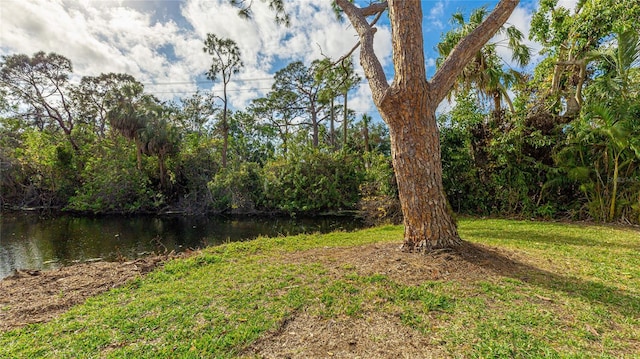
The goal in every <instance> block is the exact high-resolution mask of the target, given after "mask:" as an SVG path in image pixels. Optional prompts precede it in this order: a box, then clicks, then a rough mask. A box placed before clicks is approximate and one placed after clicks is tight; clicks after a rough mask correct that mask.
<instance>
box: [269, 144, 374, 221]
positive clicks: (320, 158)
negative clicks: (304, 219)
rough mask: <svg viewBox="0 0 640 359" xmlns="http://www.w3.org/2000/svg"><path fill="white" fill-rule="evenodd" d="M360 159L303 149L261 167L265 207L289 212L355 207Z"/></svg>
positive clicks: (318, 150) (361, 177)
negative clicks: (262, 169)
mask: <svg viewBox="0 0 640 359" xmlns="http://www.w3.org/2000/svg"><path fill="white" fill-rule="evenodd" d="M362 167H363V165H362V162H361V159H360V158H359V157H358V156H356V155H353V154H351V153H348V152H346V151H344V152H327V151H324V150H320V149H304V150H302V151H299V152H296V153H290V155H289V156H287V157H284V158H280V159H277V160H273V161H270V162H268V163H267V164H266V165H265V167H264V198H265V199H264V200H265V202H264V203H265V206H266V207H269V208H274V209H277V210H280V211H284V212H288V213H297V212H302V213H311V212H322V211H338V210H349V209H354V208H356V206H357V203H358V200H359V187H360V184H361V183H362V182H363V179H364V178H363V171H362Z"/></svg>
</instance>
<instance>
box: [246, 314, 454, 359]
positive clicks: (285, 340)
mask: <svg viewBox="0 0 640 359" xmlns="http://www.w3.org/2000/svg"><path fill="white" fill-rule="evenodd" d="M247 353H249V354H251V355H257V356H259V357H260V358H269V359H271V358H273V359H276V358H278V359H282V358H290V359H294V358H300V359H302V358H328V357H335V358H442V357H443V356H446V354H445V353H443V352H442V351H441V350H440V349H438V348H437V347H435V346H434V345H433V344H431V343H430V341H429V338H427V337H425V336H423V335H421V334H420V333H418V332H417V331H415V330H412V329H411V328H409V327H407V326H405V325H402V324H401V323H400V321H399V320H398V318H397V317H393V316H391V317H383V316H382V315H372V316H368V317H367V318H351V317H344V318H337V319H323V318H319V317H317V316H312V315H309V314H307V313H302V314H299V315H296V316H295V317H294V318H292V319H291V320H289V321H287V322H286V323H285V325H284V326H282V327H281V329H279V330H278V331H277V332H276V333H271V334H269V335H267V336H265V337H263V338H262V339H261V340H259V341H258V342H256V343H254V345H252V346H251V348H250V349H249V350H247Z"/></svg>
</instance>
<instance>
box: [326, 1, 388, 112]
mask: <svg viewBox="0 0 640 359" xmlns="http://www.w3.org/2000/svg"><path fill="white" fill-rule="evenodd" d="M336 4H337V5H338V6H340V8H341V9H342V10H343V11H344V13H345V14H346V15H347V17H348V18H349V21H350V22H351V25H353V28H354V29H355V30H356V32H357V33H358V36H359V37H360V45H361V50H360V64H361V65H362V68H363V69H364V74H365V76H366V77H367V80H369V86H370V87H371V92H372V93H373V101H374V102H375V103H376V104H381V103H382V100H383V99H384V97H385V95H386V93H387V90H388V89H389V84H388V82H387V77H386V76H385V74H384V69H383V68H382V64H381V63H380V60H378V57H377V56H376V54H375V52H374V50H373V37H374V34H375V32H376V29H375V28H374V27H372V26H371V25H370V24H369V23H368V22H367V18H366V17H367V16H370V15H374V14H380V13H382V12H383V11H385V10H386V9H387V3H386V2H383V3H376V4H372V5H370V6H368V7H366V8H358V7H356V6H355V5H353V4H352V3H351V2H349V1H348V0H336ZM376 21H377V20H376Z"/></svg>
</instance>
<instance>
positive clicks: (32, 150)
mask: <svg viewBox="0 0 640 359" xmlns="http://www.w3.org/2000/svg"><path fill="white" fill-rule="evenodd" d="M62 138H63V136H62V135H61V134H59V133H58V134H51V133H48V132H41V131H37V130H33V129H27V130H25V131H23V132H22V133H21V134H20V137H19V141H20V147H19V148H16V149H15V150H14V151H13V153H12V154H10V156H11V157H12V158H14V159H15V161H16V162H17V163H16V162H14V165H16V166H17V164H18V163H19V166H20V169H18V168H15V170H16V172H14V173H15V176H16V177H14V180H15V181H16V182H18V183H20V184H21V185H22V186H25V187H27V190H26V191H25V193H24V197H23V198H22V205H23V206H25V207H38V206H43V207H60V206H63V205H64V204H65V202H66V201H67V199H68V197H69V196H70V195H71V194H72V193H73V188H74V185H75V182H76V180H77V171H76V168H77V166H76V162H77V160H78V159H77V156H76V155H75V154H74V151H73V149H72V148H71V146H70V144H69V143H68V142H66V141H61V139H62Z"/></svg>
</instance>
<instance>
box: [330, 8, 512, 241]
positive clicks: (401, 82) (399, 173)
mask: <svg viewBox="0 0 640 359" xmlns="http://www.w3.org/2000/svg"><path fill="white" fill-rule="evenodd" d="M518 2H519V1H518V0H501V1H500V3H498V5H497V6H496V8H495V9H494V11H493V12H492V13H491V14H490V15H489V16H488V17H487V18H486V19H485V21H484V22H483V23H482V24H480V26H478V27H477V28H476V29H475V30H474V31H472V32H471V33H470V34H469V35H467V36H466V37H465V38H463V39H462V40H461V41H460V42H459V43H458V45H457V46H456V47H455V48H454V49H453V51H451V53H450V54H449V57H448V58H447V59H446V60H445V61H444V62H443V63H442V66H441V67H440V68H439V69H438V71H437V72H436V74H435V75H434V76H433V79H432V81H431V82H427V79H426V71H425V61H424V43H423V41H424V38H423V34H422V20H423V19H422V5H421V2H420V1H413V0H388V2H387V3H373V4H371V5H369V6H368V7H366V8H357V7H356V6H355V5H353V4H352V3H351V2H349V1H348V0H336V3H337V4H338V6H340V7H341V8H342V9H343V10H344V12H345V14H346V15H347V16H348V17H349V20H350V21H351V24H352V25H353V27H354V29H355V30H356V31H357V32H358V35H359V37H360V46H361V51H360V63H361V64H362V68H363V70H364V73H365V76H366V77H367V80H368V81H369V86H370V87H371V92H372V95H373V100H374V102H375V104H376V106H377V107H378V110H379V111H380V114H381V115H382V118H383V119H384V120H385V121H386V122H387V124H388V125H389V131H390V135H391V147H392V155H393V166H394V169H395V171H396V179H397V181H398V192H399V194H400V203H401V205H402V213H403V215H404V224H405V232H404V248H405V249H406V250H415V249H426V250H429V249H434V248H442V247H449V246H454V245H456V244H458V243H459V242H460V238H459V236H458V232H457V230H456V226H455V223H454V221H453V219H452V217H451V213H450V211H449V209H448V205H447V200H446V196H445V194H444V189H443V186H442V164H441V160H440V141H439V134H438V126H437V124H436V116H435V110H436V108H437V106H438V104H439V103H440V102H441V101H442V100H443V99H444V98H445V96H446V95H447V93H448V92H449V91H450V90H451V87H452V86H453V84H454V82H455V79H456V77H458V75H459V74H460V73H461V71H462V69H463V68H464V67H465V66H466V65H467V64H468V63H469V61H471V60H472V59H473V56H474V54H475V53H477V51H478V50H480V48H481V47H482V46H483V45H484V44H485V43H486V42H487V41H488V40H489V39H490V38H491V37H492V36H493V34H495V32H496V31H497V30H498V29H499V28H500V26H502V25H503V24H504V23H505V22H506V20H507V19H508V18H509V15H510V14H511V12H513V9H515V7H516V6H517V5H518ZM385 9H388V10H389V20H390V23H391V34H392V43H393V63H394V70H395V74H394V79H393V83H392V84H391V85H389V83H388V82H387V79H386V76H385V74H384V69H383V68H382V65H381V63H380V61H379V60H378V58H377V57H376V55H375V52H374V50H373V37H374V34H375V28H373V27H372V26H371V24H369V22H368V21H367V19H366V17H367V16H372V15H376V14H380V13H381V12H382V11H384V10H385Z"/></svg>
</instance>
